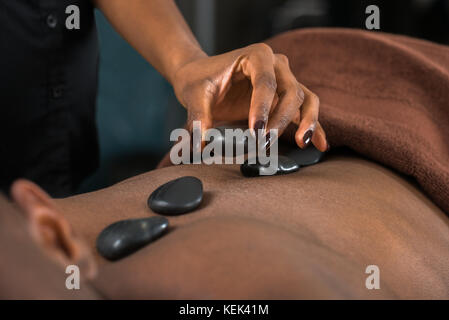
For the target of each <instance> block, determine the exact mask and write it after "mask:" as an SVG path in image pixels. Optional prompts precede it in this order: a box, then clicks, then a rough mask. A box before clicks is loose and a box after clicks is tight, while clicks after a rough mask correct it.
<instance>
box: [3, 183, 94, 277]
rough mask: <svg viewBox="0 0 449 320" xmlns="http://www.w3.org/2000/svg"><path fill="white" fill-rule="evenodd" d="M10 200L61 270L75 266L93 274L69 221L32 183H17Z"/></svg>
mask: <svg viewBox="0 0 449 320" xmlns="http://www.w3.org/2000/svg"><path fill="white" fill-rule="evenodd" d="M11 197H12V199H13V201H14V202H15V203H16V204H17V205H18V206H19V208H20V209H21V211H22V212H23V213H24V214H25V216H26V218H27V221H28V225H29V230H30V233H31V236H32V238H33V239H34V240H35V242H36V243H37V244H38V246H39V247H41V249H43V250H44V251H45V252H46V253H47V254H48V255H50V257H52V258H54V259H55V260H57V261H58V262H60V263H61V264H62V265H63V266H64V267H66V266H67V265H72V264H73V265H77V266H78V267H79V268H80V270H81V271H82V272H83V273H84V274H85V275H86V276H88V277H93V276H94V275H95V272H96V264H95V261H94V259H93V256H92V254H91V252H90V251H89V250H88V248H87V246H85V245H84V243H83V242H82V241H81V240H80V239H78V238H77V237H76V236H75V235H74V234H73V232H72V228H71V227H70V224H69V222H68V221H67V220H66V219H65V217H64V216H63V215H62V214H61V212H60V210H59V208H58V206H57V205H56V203H55V202H54V201H53V199H51V198H50V196H49V195H48V194H47V193H46V192H45V191H43V190H42V189H41V188H40V187H39V186H37V185H36V184H34V183H32V182H31V181H27V180H17V181H16V182H14V184H13V185H12V187H11Z"/></svg>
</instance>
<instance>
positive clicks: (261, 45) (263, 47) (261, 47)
mask: <svg viewBox="0 0 449 320" xmlns="http://www.w3.org/2000/svg"><path fill="white" fill-rule="evenodd" d="M251 47H252V48H253V49H254V50H256V51H260V52H263V53H268V54H273V49H271V47H270V46H269V45H268V44H266V43H263V42H259V43H255V44H252V45H251Z"/></svg>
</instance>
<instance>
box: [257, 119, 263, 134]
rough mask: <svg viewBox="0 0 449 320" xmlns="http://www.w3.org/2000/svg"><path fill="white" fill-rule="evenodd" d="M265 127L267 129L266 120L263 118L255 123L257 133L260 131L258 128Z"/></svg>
mask: <svg viewBox="0 0 449 320" xmlns="http://www.w3.org/2000/svg"><path fill="white" fill-rule="evenodd" d="M263 129H265V121H263V120H258V121H256V123H255V124H254V130H256V133H257V132H258V130H263Z"/></svg>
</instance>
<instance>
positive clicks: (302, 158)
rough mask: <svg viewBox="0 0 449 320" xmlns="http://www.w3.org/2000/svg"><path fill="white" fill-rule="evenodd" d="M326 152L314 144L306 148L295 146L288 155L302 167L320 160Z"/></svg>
mask: <svg viewBox="0 0 449 320" xmlns="http://www.w3.org/2000/svg"><path fill="white" fill-rule="evenodd" d="M325 154H326V153H325V152H321V151H320V150H318V149H317V148H315V147H314V146H313V145H309V146H308V147H307V148H305V149H300V148H295V149H293V150H292V151H290V152H288V153H287V154H286V156H287V157H289V158H291V159H293V160H295V161H296V163H297V164H299V165H300V166H301V167H305V166H310V165H312V164H316V163H318V162H320V160H321V159H322V158H323V156H324V155H325Z"/></svg>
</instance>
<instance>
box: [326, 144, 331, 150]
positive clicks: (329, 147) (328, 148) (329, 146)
mask: <svg viewBox="0 0 449 320" xmlns="http://www.w3.org/2000/svg"><path fill="white" fill-rule="evenodd" d="M330 149H331V145H330V144H329V142H328V143H327V149H326V152H328V151H329V150H330Z"/></svg>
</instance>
